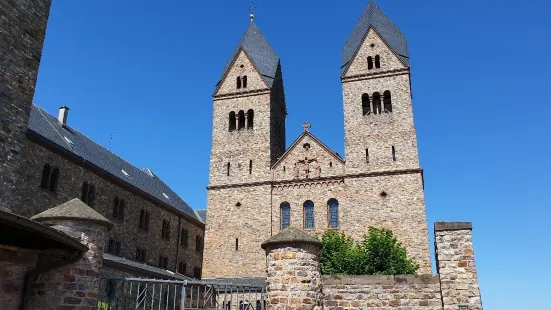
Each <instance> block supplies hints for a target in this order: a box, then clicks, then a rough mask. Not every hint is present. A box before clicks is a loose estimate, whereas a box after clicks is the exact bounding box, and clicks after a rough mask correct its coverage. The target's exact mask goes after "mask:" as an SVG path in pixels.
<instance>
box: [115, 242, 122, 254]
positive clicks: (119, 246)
mask: <svg viewBox="0 0 551 310" xmlns="http://www.w3.org/2000/svg"><path fill="white" fill-rule="evenodd" d="M115 254H117V255H120V254H121V243H120V242H115Z"/></svg>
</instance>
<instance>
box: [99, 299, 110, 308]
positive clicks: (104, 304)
mask: <svg viewBox="0 0 551 310" xmlns="http://www.w3.org/2000/svg"><path fill="white" fill-rule="evenodd" d="M109 309H110V307H109V304H108V303H106V302H103V301H98V305H97V310H109Z"/></svg>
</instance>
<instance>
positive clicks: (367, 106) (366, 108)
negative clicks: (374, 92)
mask: <svg viewBox="0 0 551 310" xmlns="http://www.w3.org/2000/svg"><path fill="white" fill-rule="evenodd" d="M362 113H363V115H368V114H371V102H370V101H369V95H368V94H363V95H362Z"/></svg>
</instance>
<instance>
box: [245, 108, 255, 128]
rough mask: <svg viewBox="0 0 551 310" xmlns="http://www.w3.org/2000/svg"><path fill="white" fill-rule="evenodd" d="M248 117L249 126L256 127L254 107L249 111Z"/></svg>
mask: <svg viewBox="0 0 551 310" xmlns="http://www.w3.org/2000/svg"><path fill="white" fill-rule="evenodd" d="M247 119H248V123H247V128H250V129H252V128H253V127H254V111H253V110H252V109H250V110H249V111H247Z"/></svg>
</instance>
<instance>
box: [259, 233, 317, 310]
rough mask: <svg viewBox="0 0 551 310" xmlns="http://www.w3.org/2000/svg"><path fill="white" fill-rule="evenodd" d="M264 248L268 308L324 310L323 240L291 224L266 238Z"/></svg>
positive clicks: (279, 309) (280, 309)
mask: <svg viewBox="0 0 551 310" xmlns="http://www.w3.org/2000/svg"><path fill="white" fill-rule="evenodd" d="M262 248H263V249H264V250H266V256H267V260H266V261H267V265H268V278H267V288H266V290H267V294H268V298H267V299H268V309H270V310H283V309H284V310H294V309H301V310H308V309H321V306H322V293H321V271H320V265H319V253H320V250H321V242H320V241H319V240H317V239H315V238H313V237H311V236H310V235H308V234H306V233H305V232H303V231H302V230H299V229H296V228H294V227H288V228H286V229H284V230H283V231H281V232H280V233H279V234H277V235H275V236H273V237H271V238H270V239H268V240H266V241H264V242H263V243H262Z"/></svg>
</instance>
